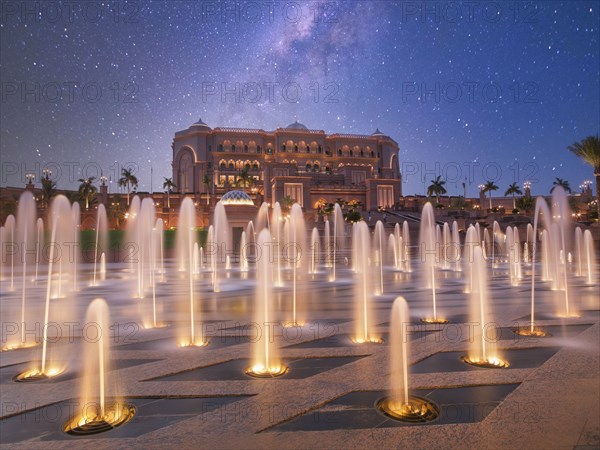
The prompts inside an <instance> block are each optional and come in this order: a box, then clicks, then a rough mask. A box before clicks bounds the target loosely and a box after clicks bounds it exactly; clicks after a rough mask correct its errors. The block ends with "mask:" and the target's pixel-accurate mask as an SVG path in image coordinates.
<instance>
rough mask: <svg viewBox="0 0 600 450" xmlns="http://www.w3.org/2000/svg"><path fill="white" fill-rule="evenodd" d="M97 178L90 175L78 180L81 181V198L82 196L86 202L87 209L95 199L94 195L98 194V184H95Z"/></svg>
mask: <svg viewBox="0 0 600 450" xmlns="http://www.w3.org/2000/svg"><path fill="white" fill-rule="evenodd" d="M95 179H96V177H89V178H80V179H79V180H77V181H78V182H79V183H81V184H80V185H79V198H80V200H82V201H84V202H85V209H86V211H87V210H88V209H89V207H90V202H92V201H93V200H94V196H95V195H96V192H97V191H98V188H96V186H94V180H95Z"/></svg>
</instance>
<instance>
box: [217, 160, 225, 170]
mask: <svg viewBox="0 0 600 450" xmlns="http://www.w3.org/2000/svg"><path fill="white" fill-rule="evenodd" d="M225 167H226V165H225V163H224V162H222V163H221V164H219V169H221V170H225Z"/></svg>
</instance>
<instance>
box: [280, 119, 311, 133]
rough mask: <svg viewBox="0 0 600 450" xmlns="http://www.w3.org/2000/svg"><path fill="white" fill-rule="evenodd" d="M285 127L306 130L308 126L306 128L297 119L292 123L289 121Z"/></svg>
mask: <svg viewBox="0 0 600 450" xmlns="http://www.w3.org/2000/svg"><path fill="white" fill-rule="evenodd" d="M285 129H286V130H307V131H308V128H306V125H304V124H303V123H300V122H298V121H297V120H296V121H295V122H294V123H290V124H289V125H288V126H287V127H285Z"/></svg>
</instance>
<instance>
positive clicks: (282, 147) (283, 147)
mask: <svg viewBox="0 0 600 450" xmlns="http://www.w3.org/2000/svg"><path fill="white" fill-rule="evenodd" d="M281 151H282V152H285V151H286V148H285V144H283V145H282V146H281Z"/></svg>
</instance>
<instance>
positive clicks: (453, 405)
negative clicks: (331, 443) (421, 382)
mask: <svg viewBox="0 0 600 450" xmlns="http://www.w3.org/2000/svg"><path fill="white" fill-rule="evenodd" d="M518 386H519V384H500V385H486V386H465V387H460V388H436V389H430V390H427V389H415V390H413V391H411V395H418V396H421V397H425V398H428V399H430V400H432V401H434V402H435V403H436V404H437V405H438V406H439V408H440V415H439V417H438V418H437V419H435V420H433V421H431V422H425V423H420V424H414V423H413V424H411V423H404V422H400V421H396V420H393V419H391V418H388V417H387V416H385V415H383V414H382V413H381V412H379V411H378V410H377V409H376V407H375V405H376V403H377V400H378V399H380V398H382V397H385V396H386V395H387V393H386V392H385V391H362V392H350V393H348V394H346V395H343V396H341V397H338V398H336V399H334V400H332V401H330V402H328V403H327V404H325V405H323V406H322V407H320V408H318V409H315V410H313V411H309V412H306V413H305V414H303V415H301V416H298V417H295V418H293V419H291V420H289V421H287V422H283V423H280V424H278V425H275V426H274V427H271V428H269V429H267V430H264V431H266V432H271V431H274V432H280V431H323V430H336V429H369V428H388V427H405V426H409V427H411V426H428V425H444V424H458V423H474V422H480V421H482V420H483V419H485V418H486V417H487V416H488V415H489V414H490V413H492V411H494V409H495V408H496V406H498V405H499V404H500V403H501V402H502V401H503V400H504V399H505V398H506V397H507V396H508V395H509V394H510V393H511V392H512V391H514V390H515V389H516V388H517V387H518Z"/></svg>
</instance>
